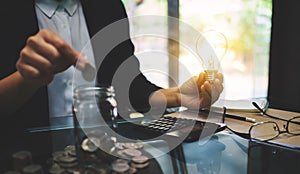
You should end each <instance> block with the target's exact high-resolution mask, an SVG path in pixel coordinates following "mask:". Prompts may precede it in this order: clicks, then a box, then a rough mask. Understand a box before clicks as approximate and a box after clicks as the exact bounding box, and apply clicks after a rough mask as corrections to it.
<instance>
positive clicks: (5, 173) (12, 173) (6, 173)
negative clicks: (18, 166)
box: [3, 171, 21, 174]
mask: <svg viewBox="0 0 300 174" xmlns="http://www.w3.org/2000/svg"><path fill="white" fill-rule="evenodd" d="M3 174H21V173H20V172H18V171H7V172H4V173H3Z"/></svg>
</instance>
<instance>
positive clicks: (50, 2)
mask: <svg viewBox="0 0 300 174" xmlns="http://www.w3.org/2000/svg"><path fill="white" fill-rule="evenodd" d="M35 4H36V5H37V7H38V8H39V9H40V10H41V11H42V12H43V13H44V14H45V15H47V16H48V17H49V18H52V16H53V15H54V14H55V12H56V11H57V10H58V8H59V6H62V7H63V8H64V9H65V10H66V12H67V13H68V15H69V16H73V15H74V13H75V12H76V10H77V7H78V1H77V0H61V2H59V1H57V0H36V1H35Z"/></svg>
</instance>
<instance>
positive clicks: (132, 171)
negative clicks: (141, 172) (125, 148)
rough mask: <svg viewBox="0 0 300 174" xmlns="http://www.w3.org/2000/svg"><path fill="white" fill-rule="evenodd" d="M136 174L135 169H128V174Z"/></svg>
mask: <svg viewBox="0 0 300 174" xmlns="http://www.w3.org/2000/svg"><path fill="white" fill-rule="evenodd" d="M136 172H137V169H136V168H134V167H130V169H129V173H130V174H134V173H136Z"/></svg>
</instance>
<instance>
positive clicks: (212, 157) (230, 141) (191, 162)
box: [30, 109, 300, 174]
mask: <svg viewBox="0 0 300 174" xmlns="http://www.w3.org/2000/svg"><path fill="white" fill-rule="evenodd" d="M267 112H268V113H270V114H272V115H275V116H278V117H284V118H285V119H288V118H291V117H293V116H298V113H292V112H286V111H280V110H275V109H269V110H268V111H267ZM231 114H236V115H243V116H248V117H252V118H255V119H256V120H257V121H266V120H270V118H268V117H265V116H262V115H261V114H259V113H236V112H235V113H231ZM180 116H181V117H190V116H191V115H188V114H181V115H180ZM192 116H193V115H192ZM193 118H195V116H193ZM197 119H199V120H201V119H202V118H197ZM219 119H220V118H213V117H212V118H209V119H208V120H209V121H212V122H214V121H220V120H219ZM53 123H54V126H53V127H51V128H36V129H31V130H30V132H31V133H32V134H39V136H41V135H40V134H41V133H42V134H43V133H51V137H52V141H53V142H52V143H53V147H52V148H53V149H52V150H53V151H55V150H59V149H62V148H63V147H65V146H66V145H68V144H70V143H74V142H73V141H72V140H73V139H72V138H70V137H72V136H74V135H73V131H72V130H73V119H72V117H71V116H69V117H64V118H57V119H56V120H54V121H53ZM225 123H226V124H227V126H229V127H230V128H231V129H234V130H236V131H239V132H247V131H248V130H249V127H250V126H251V124H252V123H249V122H245V121H240V120H234V119H230V118H226V119H225ZM279 124H283V123H281V122H279ZM274 142H276V143H284V144H287V143H288V144H293V145H297V146H300V138H299V136H298V137H292V136H289V135H285V134H282V135H281V136H280V137H278V138H277V139H276V140H274ZM147 143H148V144H151V143H152V145H151V146H147V148H148V151H149V152H151V153H152V154H154V156H155V155H157V157H158V158H157V159H158V162H159V164H160V166H161V168H162V170H163V171H164V173H184V172H187V173H192V174H194V173H201V174H218V173H220V174H227V173H228V174H244V173H245V174H246V173H259V172H261V173H271V171H272V174H274V171H275V173H277V172H278V171H280V170H276V166H275V167H274V166H272V165H271V164H272V161H273V159H276V161H275V163H281V164H282V162H280V159H281V158H282V159H283V160H284V159H285V157H286V156H283V157H281V156H282V154H281V156H280V155H279V156H278V155H277V156H276V154H274V149H280V152H282V151H284V152H287V153H284V154H288V158H290V157H291V158H294V159H296V160H294V163H297V164H300V150H293V149H289V148H285V147H283V148H282V147H281V146H277V145H274V144H270V148H269V145H268V143H262V144H259V143H255V142H254V143H253V142H249V140H247V139H244V138H241V137H239V136H237V135H235V134H233V133H231V132H230V131H229V130H225V131H222V132H219V133H216V134H215V135H213V136H212V137H210V138H207V139H201V140H199V141H195V142H192V143H182V144H181V145H180V148H181V149H182V151H180V153H182V154H180V155H178V154H177V155H175V156H176V157H177V159H175V161H177V163H176V162H175V163H174V161H172V160H174V159H173V155H172V154H171V153H167V152H168V147H167V145H166V143H158V144H157V142H151V141H147ZM254 144H255V145H254ZM257 144H259V146H258V147H261V148H260V149H259V150H253V149H255V148H252V147H257ZM154 146H156V147H159V148H160V149H163V151H162V153H161V152H160V153H158V151H157V148H151V147H154ZM264 148H267V149H272V151H270V152H269V153H267V152H265V154H262V153H261V152H262V149H264ZM249 149H252V150H251V151H250V150H249ZM290 150H291V152H293V153H289V152H290ZM263 151H266V150H263ZM250 152H251V153H250ZM276 152H277V151H276ZM291 155H292V156H291ZM178 157H180V159H178ZM262 157H264V158H262ZM263 160H265V161H263ZM266 160H267V161H266ZM178 161H179V162H178ZM182 162H184V165H185V166H184V167H185V170H182V166H181V167H180V165H179V164H180V163H182ZM266 162H267V164H266V165H265V166H264V167H262V166H260V165H259V164H261V163H264V164H265V163H266ZM294 163H289V164H287V167H285V168H288V169H289V172H288V173H293V172H294V170H296V171H297V170H298V169H299V168H300V165H294ZM297 166H298V167H297ZM172 167H175V169H173V168H172ZM176 168H177V169H176ZM178 168H180V169H181V170H180V169H178ZM253 168H256V170H253ZM260 168H262V169H261V170H260ZM263 168H264V169H263ZM265 168H267V169H268V168H269V169H270V170H267V169H265ZM271 168H272V170H271ZM299 170H300V169H299ZM299 170H298V171H299ZM253 171H255V172H253ZM258 171H259V172H258ZM276 171H277V172H276ZM296 171H295V173H296Z"/></svg>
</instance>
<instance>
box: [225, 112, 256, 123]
mask: <svg viewBox="0 0 300 174" xmlns="http://www.w3.org/2000/svg"><path fill="white" fill-rule="evenodd" d="M224 116H225V117H227V118H233V119H237V120H242V121H248V122H251V123H256V120H255V119H254V118H249V117H243V116H237V115H230V114H225V115H224Z"/></svg>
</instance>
